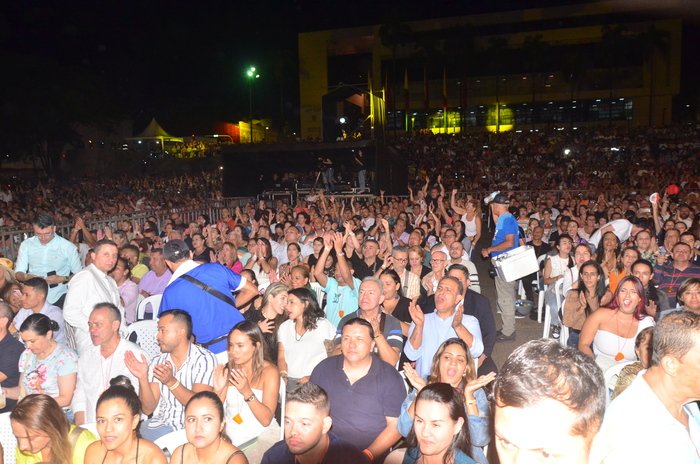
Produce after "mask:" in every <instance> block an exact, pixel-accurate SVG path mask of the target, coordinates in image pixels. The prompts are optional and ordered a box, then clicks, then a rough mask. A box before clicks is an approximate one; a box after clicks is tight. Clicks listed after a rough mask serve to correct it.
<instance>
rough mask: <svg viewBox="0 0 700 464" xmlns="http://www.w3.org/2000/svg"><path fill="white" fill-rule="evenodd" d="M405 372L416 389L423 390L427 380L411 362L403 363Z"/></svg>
mask: <svg viewBox="0 0 700 464" xmlns="http://www.w3.org/2000/svg"><path fill="white" fill-rule="evenodd" d="M403 373H404V375H405V376H406V378H407V379H408V381H409V382H411V385H413V386H414V387H415V388H416V390H422V389H423V387H425V380H424V379H423V378H422V377H421V376H420V375H418V372H416V370H415V369H414V368H413V366H411V363H403Z"/></svg>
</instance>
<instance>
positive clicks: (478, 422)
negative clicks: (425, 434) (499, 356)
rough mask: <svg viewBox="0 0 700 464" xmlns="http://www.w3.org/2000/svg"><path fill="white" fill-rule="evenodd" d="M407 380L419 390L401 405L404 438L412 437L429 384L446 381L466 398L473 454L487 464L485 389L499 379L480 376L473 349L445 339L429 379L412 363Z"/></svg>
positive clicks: (487, 407) (488, 432)
mask: <svg viewBox="0 0 700 464" xmlns="http://www.w3.org/2000/svg"><path fill="white" fill-rule="evenodd" d="M404 373H405V375H406V378H407V379H408V380H409V381H410V382H411V384H412V385H413V386H414V387H415V388H414V389H413V390H412V391H411V392H410V393H409V394H408V396H407V397H406V399H405V400H404V402H403V404H402V405H401V415H400V416H399V421H398V424H397V426H398V429H399V433H401V435H403V436H404V437H405V436H408V435H409V432H410V430H411V426H412V424H413V419H414V417H415V415H416V414H415V411H416V409H415V408H416V402H415V400H416V396H417V394H418V392H419V391H420V390H421V389H423V388H425V387H426V385H431V384H434V383H439V382H444V383H447V384H449V385H451V386H452V388H454V390H455V391H456V392H458V393H460V394H461V395H462V400H463V401H464V404H465V407H466V413H467V418H468V419H467V424H468V427H469V433H470V437H471V450H470V451H469V455H470V456H471V457H473V458H474V459H476V460H477V462H479V463H482V464H487V463H488V461H487V460H486V456H485V455H484V451H483V447H485V446H486V445H488V444H489V440H490V431H489V429H490V427H489V414H490V412H489V402H488V399H487V397H486V392H485V391H484V389H483V387H484V386H485V385H488V383H489V382H491V381H492V380H493V379H494V378H495V377H496V374H495V373H490V374H487V375H483V376H481V377H477V375H476V366H475V364H474V360H473V359H472V357H471V355H470V354H469V347H468V346H467V345H466V343H465V342H464V341H463V340H462V339H459V338H449V339H447V340H445V341H444V342H443V343H442V345H440V347H439V348H438V350H437V352H436V353H435V356H433V364H432V367H431V369H430V375H429V376H428V378H427V379H423V378H421V377H420V376H419V375H418V373H417V372H416V371H415V369H413V368H412V367H411V366H410V364H408V363H406V364H404Z"/></svg>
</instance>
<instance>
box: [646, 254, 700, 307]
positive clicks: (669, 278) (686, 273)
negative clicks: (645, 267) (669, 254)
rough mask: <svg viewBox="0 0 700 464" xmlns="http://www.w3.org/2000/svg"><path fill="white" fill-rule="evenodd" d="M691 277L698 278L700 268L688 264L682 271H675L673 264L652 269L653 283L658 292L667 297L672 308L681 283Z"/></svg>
mask: <svg viewBox="0 0 700 464" xmlns="http://www.w3.org/2000/svg"><path fill="white" fill-rule="evenodd" d="M691 277H700V266H696V265H695V264H688V267H686V268H685V269H684V270H682V271H681V270H679V269H676V268H675V267H674V265H673V263H670V264H664V265H662V266H658V265H657V266H656V267H655V268H654V282H655V283H656V285H657V288H658V289H659V291H661V292H664V293H665V294H666V296H668V303H669V305H670V306H671V307H672V308H673V307H675V306H676V293H678V288H679V287H680V286H681V284H682V283H683V282H685V281H686V280H688V279H690V278H691Z"/></svg>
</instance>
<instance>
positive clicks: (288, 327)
mask: <svg viewBox="0 0 700 464" xmlns="http://www.w3.org/2000/svg"><path fill="white" fill-rule="evenodd" d="M335 332H336V330H335V327H334V326H333V324H331V322H330V321H329V320H328V319H326V318H324V317H322V318H320V319H319V320H318V321H316V329H314V330H307V331H306V332H305V333H304V335H302V336H301V337H299V336H298V335H297V333H296V330H295V329H294V321H292V320H286V321H284V322H283V323H282V324H281V325H280V328H279V329H278V330H277V342H278V343H281V344H282V346H283V347H284V359H285V361H286V362H287V375H288V376H289V377H290V378H292V379H300V378H302V377H306V376H308V375H311V371H313V370H314V367H316V365H317V364H318V363H320V362H321V361H323V360H324V359H326V358H327V357H328V355H327V353H326V346H325V345H324V344H323V342H324V341H325V340H330V341H333V339H334V338H335Z"/></svg>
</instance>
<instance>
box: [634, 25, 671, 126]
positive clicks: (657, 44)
mask: <svg viewBox="0 0 700 464" xmlns="http://www.w3.org/2000/svg"><path fill="white" fill-rule="evenodd" d="M635 39H636V42H637V45H638V46H639V48H640V50H641V52H642V58H643V59H644V62H645V63H646V64H647V65H648V66H649V127H651V125H652V120H653V113H654V111H653V109H654V108H653V101H654V62H655V59H654V58H655V55H656V53H657V52H659V53H660V54H661V57H662V58H663V59H664V60H666V59H667V58H668V50H669V45H668V42H669V34H668V32H667V31H664V30H661V29H657V28H656V25H654V24H651V25H650V26H649V27H648V28H647V30H646V31H644V32H641V33H639V34H637V36H636V37H635Z"/></svg>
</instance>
